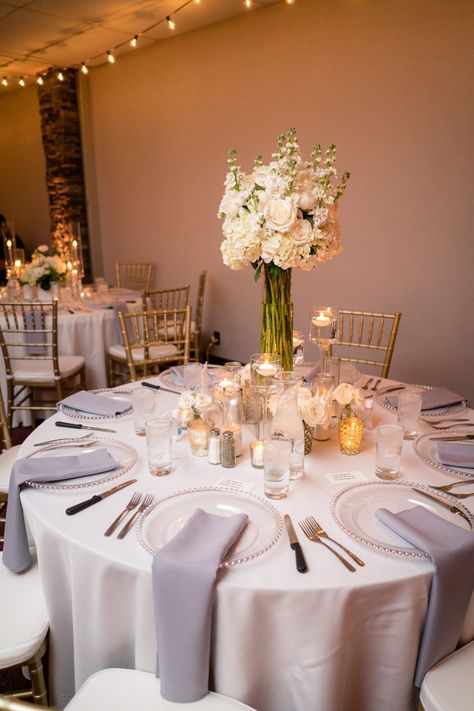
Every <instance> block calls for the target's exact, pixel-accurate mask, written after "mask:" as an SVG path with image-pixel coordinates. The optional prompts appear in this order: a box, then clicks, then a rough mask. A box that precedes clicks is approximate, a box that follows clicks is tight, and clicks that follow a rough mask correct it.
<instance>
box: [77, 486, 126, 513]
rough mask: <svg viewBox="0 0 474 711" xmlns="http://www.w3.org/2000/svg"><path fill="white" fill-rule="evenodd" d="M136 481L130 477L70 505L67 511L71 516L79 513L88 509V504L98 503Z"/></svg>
mask: <svg viewBox="0 0 474 711" xmlns="http://www.w3.org/2000/svg"><path fill="white" fill-rule="evenodd" d="M135 482H136V479H129V480H128V481H123V482H122V483H121V484H117V485H116V486H113V487H112V488H111V489H106V490H105V491H103V492H102V493H101V494H94V496H91V498H90V499H86V500H85V501H81V503H80V504H75V505H74V506H70V507H69V508H68V509H66V513H67V515H68V516H71V515H72V514H75V513H79V511H82V510H83V509H86V508H87V507H88V506H92V505H93V504H97V503H98V502H99V501H102V499H105V498H106V497H107V496H110V495H111V494H115V492H116V491H120V490H121V489H125V487H126V486H130V484H134V483H135Z"/></svg>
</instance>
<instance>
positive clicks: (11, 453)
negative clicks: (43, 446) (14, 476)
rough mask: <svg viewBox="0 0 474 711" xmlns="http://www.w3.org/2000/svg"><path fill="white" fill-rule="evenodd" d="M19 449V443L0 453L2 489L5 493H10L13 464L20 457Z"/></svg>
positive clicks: (0, 489) (0, 487)
mask: <svg viewBox="0 0 474 711" xmlns="http://www.w3.org/2000/svg"><path fill="white" fill-rule="evenodd" d="M19 451H20V445H19V444H17V445H16V447H10V449H5V450H4V451H3V452H2V453H1V454H0V491H1V492H2V493H4V494H8V484H9V482H10V472H11V470H12V466H13V465H14V464H15V462H16V458H17V457H18V452H19Z"/></svg>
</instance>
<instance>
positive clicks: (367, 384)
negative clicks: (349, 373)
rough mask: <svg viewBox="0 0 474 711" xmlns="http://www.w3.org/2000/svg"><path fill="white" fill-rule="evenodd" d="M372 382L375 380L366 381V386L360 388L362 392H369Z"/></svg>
mask: <svg viewBox="0 0 474 711" xmlns="http://www.w3.org/2000/svg"><path fill="white" fill-rule="evenodd" d="M372 380H375V378H369V379H368V381H367V382H366V384H365V385H363V386H362V390H370V385H371V384H372Z"/></svg>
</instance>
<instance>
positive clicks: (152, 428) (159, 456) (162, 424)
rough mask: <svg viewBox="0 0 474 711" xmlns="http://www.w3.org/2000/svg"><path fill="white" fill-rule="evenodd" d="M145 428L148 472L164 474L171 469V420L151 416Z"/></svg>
mask: <svg viewBox="0 0 474 711" xmlns="http://www.w3.org/2000/svg"><path fill="white" fill-rule="evenodd" d="M145 428H146V444H147V455H148V468H149V470H150V474H152V475H153V476H165V475H166V474H169V473H170V471H171V459H172V443H171V434H172V428H171V421H170V420H169V419H165V418H153V419H151V420H147V422H146V425H145Z"/></svg>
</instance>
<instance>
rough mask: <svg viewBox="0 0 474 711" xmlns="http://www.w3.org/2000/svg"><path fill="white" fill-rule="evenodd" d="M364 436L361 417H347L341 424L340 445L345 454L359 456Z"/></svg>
mask: <svg viewBox="0 0 474 711" xmlns="http://www.w3.org/2000/svg"><path fill="white" fill-rule="evenodd" d="M363 434H364V421H363V420H362V419H361V418H360V417H345V418H344V419H342V420H341V421H340V422H339V445H340V449H341V452H342V453H343V454H359V452H360V446H361V443H362V435H363Z"/></svg>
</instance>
